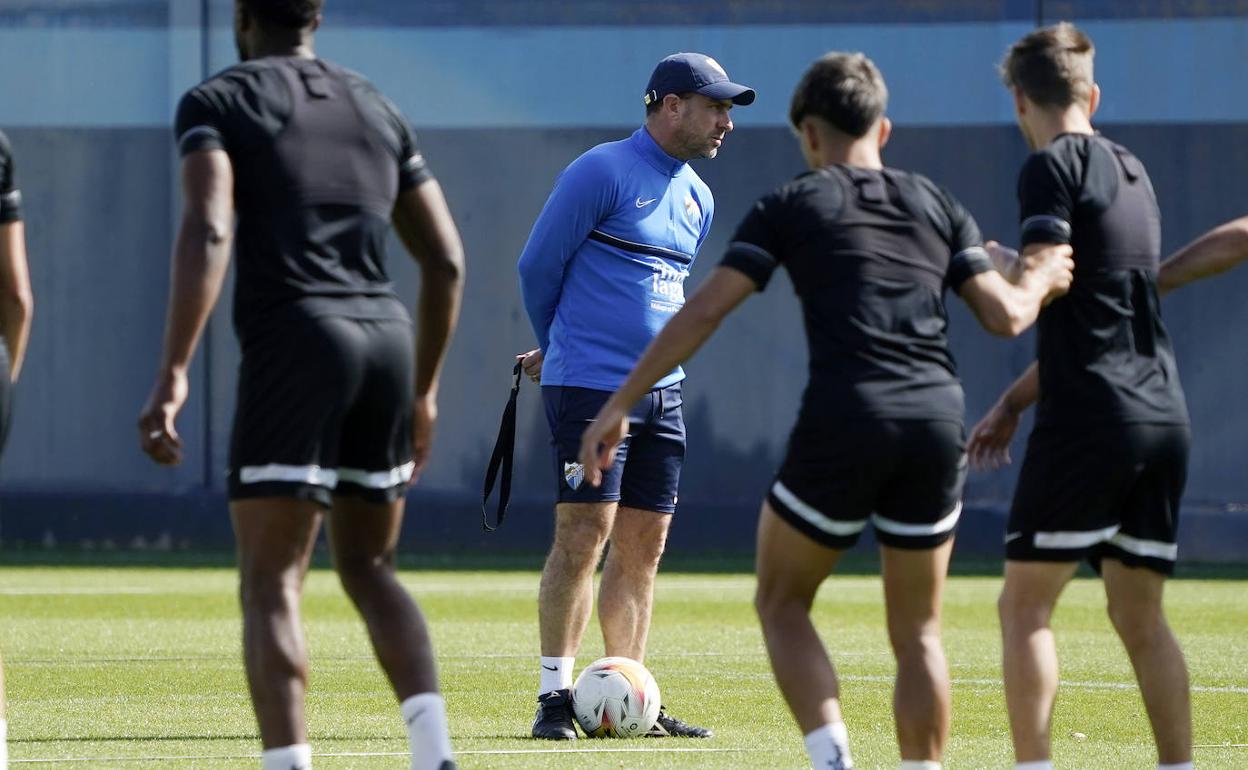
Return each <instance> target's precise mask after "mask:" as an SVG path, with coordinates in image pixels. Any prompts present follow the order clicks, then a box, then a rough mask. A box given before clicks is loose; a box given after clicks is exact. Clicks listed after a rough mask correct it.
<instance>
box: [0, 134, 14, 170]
mask: <svg viewBox="0 0 1248 770" xmlns="http://www.w3.org/2000/svg"><path fill="white" fill-rule="evenodd" d="M12 157H13V146H12V145H11V144H9V137H8V136H6V135H5V133H4V132H3V131H0V163H8V162H9V160H10V159H11V158H12Z"/></svg>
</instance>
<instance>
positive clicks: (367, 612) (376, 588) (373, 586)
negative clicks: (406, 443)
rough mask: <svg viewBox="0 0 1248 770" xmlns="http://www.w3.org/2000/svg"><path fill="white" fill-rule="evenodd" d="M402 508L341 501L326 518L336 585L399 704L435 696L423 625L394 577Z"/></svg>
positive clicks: (435, 680) (432, 662)
mask: <svg viewBox="0 0 1248 770" xmlns="http://www.w3.org/2000/svg"><path fill="white" fill-rule="evenodd" d="M403 504H404V501H403V499H401V498H400V499H399V500H396V501H395V502H393V503H369V502H366V501H364V500H361V499H359V498H356V497H348V496H344V495H339V496H335V497H334V507H333V510H332V511H331V513H330V516H329V542H330V547H331V549H332V550H333V554H334V567H335V568H336V569H337V570H338V579H339V580H340V581H341V582H342V587H343V590H345V591H346V592H347V596H349V597H351V601H352V603H354V604H355V608H356V610H358V611H359V613H360V617H361V618H363V620H364V625H365V626H367V628H368V638H369V640H370V641H371V642H372V644H373V651H374V652H375V653H376V654H377V661H378V662H379V663H380V664H381V668H382V670H383V671H385V672H386V677H387V678H388V679H389V680H390V685H391V686H392V687H393V688H394V694H395V695H396V696H397V697H398V699H399V701H400V702H401V701H404V700H406V699H407V698H409V697H411V696H413V695H417V694H419V693H425V692H437V690H438V673H437V664H436V662H435V660H434V655H433V644H432V642H430V640H429V630H428V628H427V627H426V625H425V619H424V617H423V616H422V615H421V613H420V609H419V608H418V607H417V606H416V603H415V602H413V601H412V598H411V596H409V595H408V593H407V590H406V589H404V588H403V586H402V585H401V584H400V583H399V581H398V578H397V576H396V575H395V571H394V552H395V547H396V546H397V545H398V542H399V528H400V527H401V526H402V524H403Z"/></svg>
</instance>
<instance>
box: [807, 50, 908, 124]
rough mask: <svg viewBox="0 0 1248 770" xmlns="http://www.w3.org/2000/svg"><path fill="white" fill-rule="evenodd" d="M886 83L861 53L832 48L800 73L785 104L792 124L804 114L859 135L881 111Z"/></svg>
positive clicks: (873, 64) (882, 109) (884, 102)
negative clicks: (800, 76) (804, 72)
mask: <svg viewBox="0 0 1248 770" xmlns="http://www.w3.org/2000/svg"><path fill="white" fill-rule="evenodd" d="M887 106H888V86H886V85H884V76H883V75H881V74H880V70H879V69H878V68H877V67H876V66H875V63H874V62H872V61H871V60H870V59H868V58H867V57H866V56H865V55H864V54H861V53H845V52H842V51H832V52H831V53H826V54H824V55H823V56H821V57H819V58H818V59H816V60H815V63H814V64H812V65H810V68H809V69H807V70H806V74H804V75H802V79H801V81H800V82H799V83H798V84H797V88H796V89H794V91H793V101H792V102H790V104H789V122H790V123H792V124H793V127H794V128H797V127H798V125H799V124H800V123H801V122H802V118H805V117H807V116H808V115H811V116H814V117H818V118H822V119H823V120H826V121H827V122H828V123H830V124H832V125H833V126H834V127H835V128H837V129H838V130H840V131H843V132H845V133H846V134H849V135H850V136H854V137H857V136H862V135H863V134H865V133H867V130H868V129H870V128H871V126H873V125H875V122H876V121H877V120H879V119H880V116H881V115H883V114H884V108H885V107H887Z"/></svg>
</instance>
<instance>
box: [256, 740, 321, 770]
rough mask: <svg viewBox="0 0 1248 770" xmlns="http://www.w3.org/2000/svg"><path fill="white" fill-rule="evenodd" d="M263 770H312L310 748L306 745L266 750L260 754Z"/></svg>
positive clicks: (297, 744)
mask: <svg viewBox="0 0 1248 770" xmlns="http://www.w3.org/2000/svg"><path fill="white" fill-rule="evenodd" d="M260 767H262V768H263V770H312V747H311V746H309V745H308V744H306V743H296V744H295V745H293V746H282V747H280V748H276V749H266V750H264V751H263V752H261V754H260Z"/></svg>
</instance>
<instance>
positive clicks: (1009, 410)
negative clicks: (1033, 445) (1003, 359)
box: [966, 362, 1040, 470]
mask: <svg viewBox="0 0 1248 770" xmlns="http://www.w3.org/2000/svg"><path fill="white" fill-rule="evenodd" d="M1039 398H1040V367H1039V366H1038V365H1037V364H1036V363H1035V362H1032V364H1031V366H1029V367H1027V371H1025V372H1023V373H1022V375H1021V376H1020V377H1019V378H1018V379H1017V380H1015V381H1014V384H1013V385H1011V386H1010V387H1009V388H1007V389H1006V391H1005V392H1004V393H1002V394H1001V398H999V399H997V403H995V404H993V406H992V408H991V409H989V410H988V414H986V415H984V417H983V419H982V420H980V421H979V422H978V423H976V424H975V427H974V428H972V429H971V436H970V439H969V440H968V441H967V443H966V453H967V456H968V457H969V458H970V461H971V467H973V468H975V469H976V470H996V469H997V468H1000V467H1001V466H1002V465H1008V464H1009V463H1010V441H1011V440H1012V439H1013V438H1014V434H1015V433H1016V432H1017V431H1018V419H1019V417H1021V416H1022V414H1023V412H1025V411H1026V410H1027V408H1028V407H1030V406H1031V405H1032V404H1034V403H1036V401H1037V400H1039Z"/></svg>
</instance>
